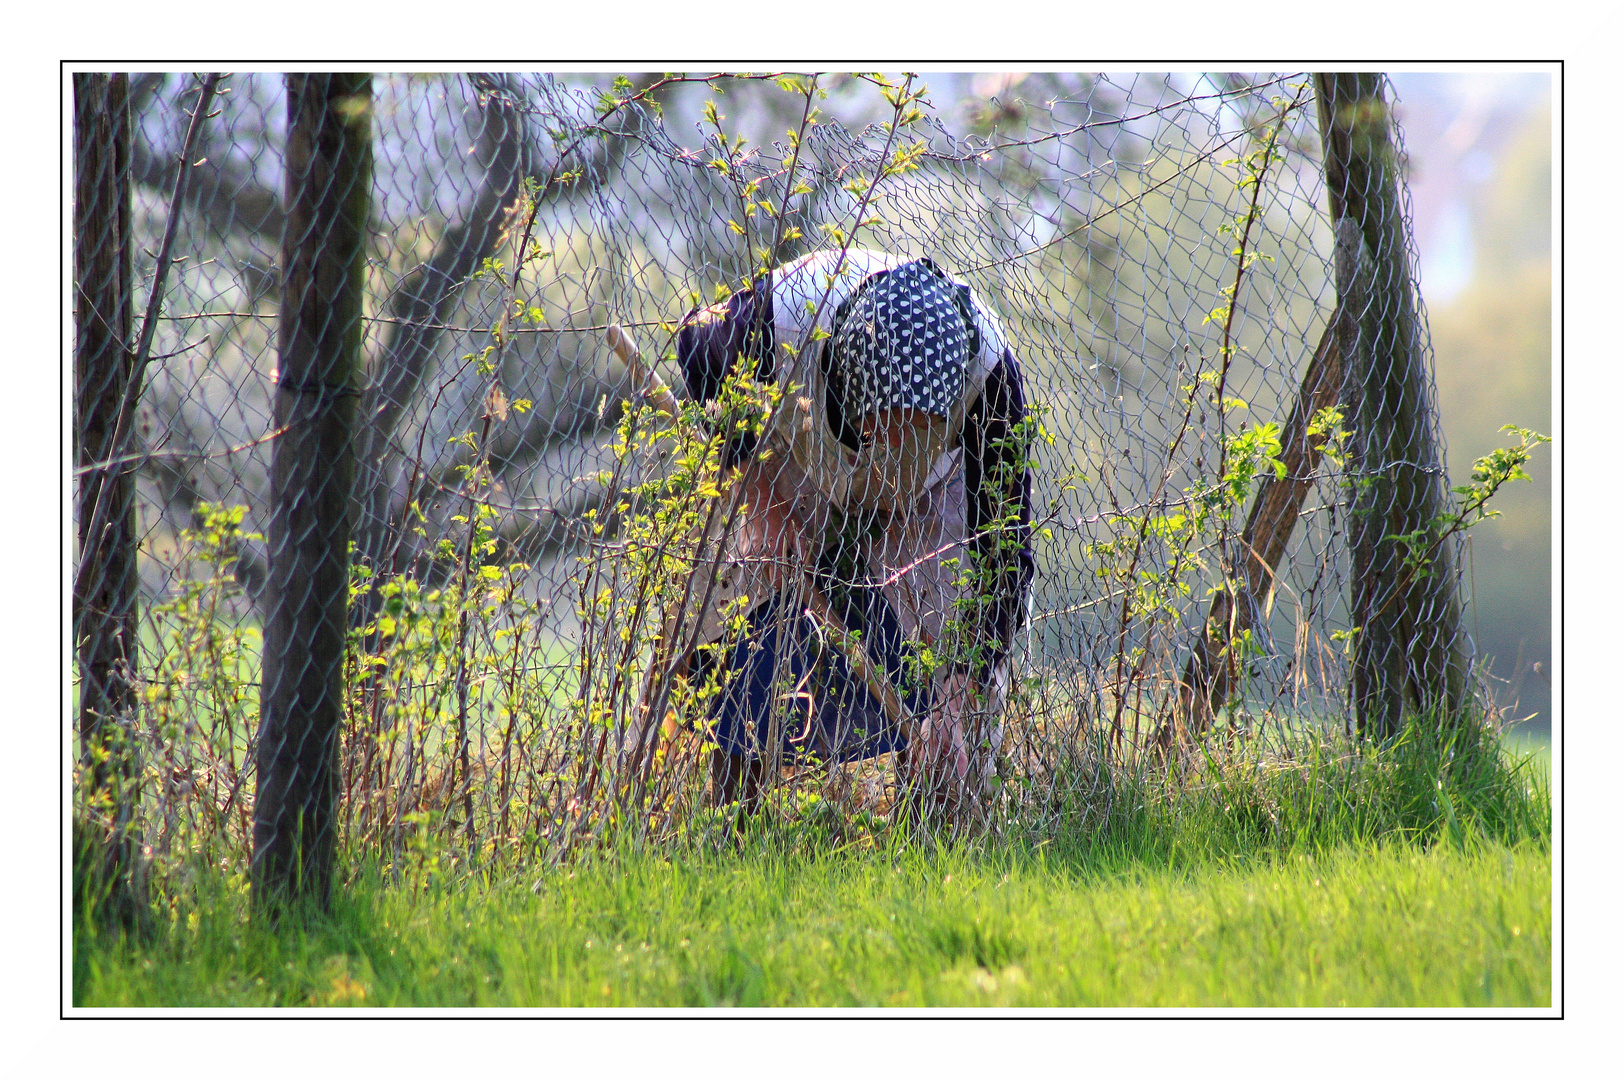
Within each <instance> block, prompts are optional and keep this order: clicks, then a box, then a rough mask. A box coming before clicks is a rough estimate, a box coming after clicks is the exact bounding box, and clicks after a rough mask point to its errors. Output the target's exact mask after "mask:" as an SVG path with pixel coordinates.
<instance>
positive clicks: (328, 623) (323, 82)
mask: <svg viewBox="0 0 1624 1080" xmlns="http://www.w3.org/2000/svg"><path fill="white" fill-rule="evenodd" d="M287 94H288V137H287V151H286V158H287V162H286V175H287V187H286V197H287V211H288V213H287V232H286V235H285V236H284V237H283V239H282V269H283V285H282V307H281V312H280V316H279V320H278V348H279V359H278V374H277V383H276V402H275V406H274V418H273V423H274V425H275V428H276V429H277V430H278V431H279V432H280V435H279V436H278V438H277V440H276V443H275V447H274V449H273V450H272V454H271V518H270V523H269V528H268V530H267V539H268V544H269V548H270V575H269V579H268V581H267V585H266V589H267V593H266V596H267V604H266V611H267V616H266V620H265V646H264V682H263V685H262V687H261V690H260V723H259V741H258V749H257V755H256V762H257V767H258V787H257V794H256V798H255V803H254V858H253V874H252V876H253V888H254V902H255V905H256V907H259V908H260V909H262V910H266V911H268V912H269V913H271V914H273V915H274V914H275V913H276V912H277V911H279V910H280V909H281V908H283V907H284V906H285V905H287V904H288V903H290V902H293V901H300V902H308V903H311V904H313V905H314V906H316V907H318V908H321V907H325V906H326V904H327V903H328V900H329V899H330V892H331V884H332V876H333V861H334V851H335V840H336V836H335V817H336V810H337V803H338V747H339V732H340V721H341V718H342V716H343V688H344V687H343V672H344V635H345V601H346V598H347V595H348V588H349V545H350V511H349V499H350V485H351V481H352V479H353V476H354V472H355V467H354V446H353V443H352V433H353V430H354V427H355V423H354V422H355V414H356V400H357V398H358V397H359V388H358V386H357V379H358V378H359V375H360V370H359V364H358V358H359V356H360V352H361V332H362V331H361V298H362V289H363V280H364V279H363V270H364V258H363V257H364V246H365V240H366V224H367V207H368V198H369V195H370V189H371V183H372V143H371V128H372V118H371V117H372V76H370V75H364V74H313V75H289V76H288V77H287Z"/></svg>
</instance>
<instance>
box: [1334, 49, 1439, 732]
mask: <svg viewBox="0 0 1624 1080" xmlns="http://www.w3.org/2000/svg"><path fill="white" fill-rule="evenodd" d="M1314 78H1315V88H1316V90H1317V92H1318V99H1319V117H1320V137H1321V141H1322V143H1323V145H1324V152H1325V187H1326V192H1327V195H1328V196H1329V200H1330V213H1331V220H1332V223H1333V224H1334V225H1335V226H1337V229H1338V235H1339V237H1340V236H1342V235H1344V234H1345V233H1347V232H1349V231H1350V230H1349V227H1348V226H1346V225H1344V222H1351V223H1352V226H1353V227H1354V228H1356V229H1357V232H1358V235H1359V238H1360V239H1361V240H1362V241H1363V244H1364V252H1363V253H1362V254H1361V257H1360V260H1359V261H1362V260H1363V259H1364V258H1365V257H1368V260H1369V266H1370V280H1369V282H1368V287H1366V288H1364V289H1360V288H1359V287H1357V286H1356V284H1355V283H1354V281H1352V280H1351V277H1350V275H1351V274H1352V273H1353V270H1352V269H1351V268H1350V267H1347V266H1345V265H1343V264H1344V263H1345V262H1346V261H1347V260H1338V262H1339V267H1338V281H1337V291H1338V295H1339V299H1340V300H1341V302H1342V304H1343V306H1344V307H1345V308H1346V309H1347V310H1348V312H1349V314H1350V315H1351V316H1352V317H1353V318H1355V319H1356V320H1357V321H1358V330H1359V344H1360V347H1359V348H1358V349H1356V350H1353V354H1352V355H1350V356H1349V357H1347V358H1346V359H1347V367H1346V378H1345V381H1344V385H1343V400H1344V403H1345V409H1346V413H1347V420H1346V425H1347V427H1348V428H1349V430H1350V431H1351V432H1352V437H1351V439H1350V440H1349V461H1348V470H1347V471H1348V480H1349V485H1350V486H1349V496H1348V501H1349V533H1350V537H1349V540H1350V544H1351V547H1352V554H1353V558H1352V562H1353V581H1352V585H1351V590H1350V597H1349V608H1350V622H1351V624H1352V625H1353V626H1354V627H1356V628H1357V632H1356V633H1355V635H1354V649H1353V698H1354V715H1355V717H1356V721H1357V725H1358V730H1359V731H1360V733H1361V734H1365V735H1369V736H1373V737H1377V738H1382V737H1386V736H1389V735H1392V734H1394V733H1395V732H1397V731H1398V729H1399V728H1400V726H1401V725H1402V723H1403V719H1404V713H1405V709H1406V706H1408V707H1409V709H1411V710H1413V711H1415V712H1416V713H1419V714H1431V713H1437V714H1438V715H1439V716H1440V717H1441V718H1445V719H1448V718H1453V717H1455V716H1457V715H1458V714H1459V712H1460V709H1461V707H1462V706H1463V705H1464V704H1465V702H1466V690H1467V676H1468V661H1467V655H1466V649H1465V637H1464V634H1463V632H1462V626H1461V608H1460V598H1459V594H1458V591H1457V589H1456V583H1455V570H1454V560H1453V559H1452V557H1451V553H1450V551H1449V550H1448V547H1447V545H1440V546H1439V548H1438V550H1437V551H1436V553H1435V554H1434V555H1433V556H1432V561H1431V565H1430V566H1429V567H1427V569H1426V571H1425V572H1423V573H1416V572H1413V571H1409V572H1407V571H1406V568H1405V566H1404V555H1405V552H1406V548H1405V547H1404V545H1403V543H1402V542H1401V541H1400V540H1398V539H1397V537H1400V536H1404V535H1412V534H1415V533H1417V532H1421V531H1424V530H1430V529H1432V528H1433V523H1434V521H1435V520H1436V519H1437V518H1438V517H1439V515H1440V514H1442V513H1443V512H1444V510H1445V502H1444V493H1443V478H1444V470H1443V465H1442V461H1441V458H1440V455H1439V453H1438V446H1437V440H1436V438H1435V435H1434V431H1433V427H1434V424H1435V423H1436V409H1435V406H1434V404H1433V401H1432V396H1431V393H1430V380H1429V377H1428V376H1429V373H1428V371H1427V369H1426V358H1425V344H1426V343H1425V341H1424V340H1423V337H1422V335H1423V332H1424V331H1423V327H1422V324H1421V319H1420V315H1419V303H1418V298H1417V296H1416V293H1415V289H1414V279H1413V277H1412V274H1411V267H1410V253H1409V237H1408V235H1407V223H1406V221H1405V217H1404V206H1403V203H1402V201H1401V198H1400V188H1399V183H1400V176H1399V161H1398V155H1397V152H1396V147H1395V145H1394V140H1393V137H1392V124H1391V117H1390V109H1389V106H1388V103H1387V100H1386V96H1385V94H1384V93H1383V83H1384V80H1383V77H1382V76H1381V75H1379V74H1352V75H1345V74H1320V75H1316V76H1315V77H1314ZM1355 265H1357V261H1356V262H1355ZM1361 291H1363V292H1364V293H1365V295H1363V296H1362V297H1359V298H1358V300H1357V302H1354V298H1353V297H1352V296H1350V293H1358V292H1361Z"/></svg>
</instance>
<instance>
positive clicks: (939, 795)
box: [909, 672, 975, 815]
mask: <svg viewBox="0 0 1624 1080" xmlns="http://www.w3.org/2000/svg"><path fill="white" fill-rule="evenodd" d="M934 690H935V693H933V694H932V698H933V700H932V704H931V709H930V713H929V715H927V716H926V717H925V721H924V723H923V724H922V725H921V726H920V732H919V745H918V746H917V747H916V748H914V749H913V750H912V752H910V754H909V758H910V765H911V766H912V767H911V768H910V770H909V771H910V772H912V773H913V782H914V784H915V785H916V791H917V793H918V794H919V795H921V796H923V797H924V799H925V801H926V803H927V804H929V805H933V806H934V807H935V808H936V809H937V810H942V811H946V812H947V813H948V814H949V815H952V814H954V813H955V812H956V811H957V809H958V808H959V807H960V806H961V805H963V804H964V802H965V800H966V796H967V792H966V780H967V777H968V776H969V772H970V754H969V750H968V748H967V747H966V745H965V739H964V730H965V721H966V719H967V717H968V714H969V711H970V709H971V708H972V706H973V705H974V703H975V687H974V684H973V683H972V682H971V679H970V676H969V675H968V674H966V673H963V672H954V673H952V674H949V675H947V676H946V677H944V678H942V679H940V680H938V681H937V683H936V686H935V687H934Z"/></svg>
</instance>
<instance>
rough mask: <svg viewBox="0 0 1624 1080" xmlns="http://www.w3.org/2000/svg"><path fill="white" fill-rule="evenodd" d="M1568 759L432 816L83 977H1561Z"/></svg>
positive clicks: (702, 984)
mask: <svg viewBox="0 0 1624 1080" xmlns="http://www.w3.org/2000/svg"><path fill="white" fill-rule="evenodd" d="M1549 776H1550V773H1549V756H1548V754H1547V755H1543V756H1542V755H1537V754H1536V755H1532V756H1530V755H1527V754H1506V753H1504V752H1503V751H1501V750H1497V749H1495V748H1493V747H1492V746H1489V745H1482V746H1481V747H1480V746H1479V744H1473V743H1470V742H1465V743H1462V742H1450V741H1445V742H1442V743H1435V742H1430V741H1427V740H1416V741H1413V742H1411V743H1409V744H1408V745H1405V746H1399V747H1393V748H1390V749H1389V750H1388V751H1386V752H1384V753H1383V754H1380V755H1372V756H1366V757H1347V756H1346V755H1343V756H1327V757H1320V756H1318V755H1317V754H1315V753H1310V754H1309V756H1308V757H1306V758H1298V759H1296V760H1294V761H1292V762H1291V763H1289V765H1286V764H1280V765H1277V766H1275V767H1271V768H1268V769H1262V768H1240V769H1233V768H1232V769H1224V770H1218V771H1215V772H1213V773H1211V774H1210V775H1205V776H1202V775H1196V776H1192V777H1189V778H1187V779H1186V780H1184V781H1181V782H1177V783H1175V782H1171V781H1169V780H1168V779H1166V778H1165V777H1164V778H1161V779H1157V778H1156V777H1153V776H1137V777H1136V776H1133V775H1129V774H1125V773H1122V772H1120V771H1113V770H1110V769H1103V767H1102V771H1101V772H1099V773H1097V774H1096V775H1094V776H1093V778H1092V780H1090V781H1089V782H1088V783H1086V784H1085V783H1083V781H1084V780H1088V777H1086V776H1083V775H1079V776H1078V777H1074V778H1073V786H1072V787H1071V788H1069V789H1067V790H1071V791H1074V792H1077V793H1079V794H1078V796H1077V800H1076V801H1074V802H1073V801H1065V800H1063V801H1062V802H1060V803H1058V804H1055V808H1054V809H1055V816H1053V817H1052V818H1049V819H1048V824H1046V825H1044V826H1043V827H1042V829H1041V830H1038V831H1034V832H1029V833H1026V834H1016V833H1008V834H1006V835H1005V836H1004V837H1003V838H1002V839H1001V840H998V841H987V840H983V841H981V842H977V843H963V844H960V845H958V846H956V847H949V848H937V847H931V846H928V845H925V844H922V843H921V842H919V841H917V840H914V841H910V840H909V839H908V838H907V837H906V835H905V832H904V831H903V830H898V829H894V828H892V829H880V830H878V831H875V832H870V833H853V832H851V831H850V829H849V827H848V825H847V824H846V823H845V822H844V819H843V818H841V817H839V815H833V816H831V814H830V813H829V812H828V811H830V810H831V809H832V808H830V807H824V808H823V809H822V811H821V812H811V813H807V812H800V813H798V816H797V815H789V816H780V817H774V816H772V815H771V814H767V815H766V816H764V817H763V818H760V819H757V820H756V821H754V822H753V823H751V824H750V826H749V827H747V828H744V829H742V830H741V831H740V832H738V833H736V834H733V838H732V839H731V840H724V841H722V842H721V843H720V844H717V843H710V844H709V845H708V846H707V845H698V846H689V847H685V848H680V849H679V848H676V847H666V848H664V849H661V848H659V847H656V848H654V849H653V850H652V851H651V850H649V849H644V850H643V851H642V852H640V853H639V852H632V851H625V852H618V851H611V852H610V853H607V854H605V853H601V852H600V853H599V854H596V855H582V856H580V857H578V858H577V859H575V860H574V861H572V862H570V863H568V864H566V866H565V867H564V868H562V869H558V868H536V869H531V870H528V871H526V870H523V869H517V870H511V869H510V870H508V871H505V872H504V873H503V874H502V875H500V876H498V875H494V874H480V873H475V872H469V871H467V870H462V869H459V868H458V866H457V865H456V864H455V862H454V861H453V860H452V859H451V858H450V853H449V852H448V851H435V850H433V849H431V848H429V847H428V846H427V845H423V846H422V847H420V848H417V849H415V850H414V852H413V855H412V857H411V858H410V859H408V860H406V861H405V862H404V863H402V864H401V865H399V866H397V867H396V871H397V876H396V877H394V878H393V879H391V878H390V877H389V876H388V875H387V874H386V873H385V872H384V871H383V870H382V869H381V868H378V867H377V864H376V863H371V862H368V861H367V860H366V859H365V858H362V857H359V856H357V857H356V858H355V859H353V860H351V861H350V863H349V865H350V866H351V871H350V878H351V880H350V883H349V885H348V886H347V887H346V888H343V889H340V890H339V895H338V897H337V899H336V901H335V905H334V908H333V911H332V912H331V914H330V915H329V916H325V917H322V918H319V919H313V920H310V921H307V922H306V923H304V924H303V925H298V924H297V923H296V922H293V921H291V920H290V925H287V926H285V927H284V928H283V929H281V930H280V931H272V930H269V929H267V928H265V927H264V926H263V925H261V924H259V923H257V922H255V921H253V920H251V919H250V918H249V911H248V902H247V896H246V890H245V887H244V884H243V875H242V873H241V870H240V869H237V870H230V871H223V870H222V869H221V868H220V866H219V865H215V866H208V865H206V864H204V863H202V862H201V861H200V862H198V863H196V864H193V865H192V866H191V867H190V868H184V867H183V868H179V869H177V870H175V871H173V872H172V873H171V877H170V879H169V881H168V883H167V884H166V885H165V887H164V888H163V889H162V890H160V892H159V893H158V894H157V898H156V903H157V906H156V908H155V912H156V919H155V920H154V923H153V925H154V927H155V929H153V930H152V932H151V933H150V934H149V935H148V936H147V937H145V938H144V939H142V940H139V941H131V940H129V939H126V938H124V937H120V936H116V935H115V934H114V933H113V932H112V931H108V930H100V931H98V930H95V929H92V928H90V927H89V925H88V924H84V925H80V926H78V927H76V929H75V934H74V950H73V1001H74V1004H75V1005H76V1006H81V1007H97V1006H110V1007H115V1008H130V1007H144V1006H179V1007H216V1006H310V1005H314V1006H369V1007H371V1006H437V1007H448V1006H449V1007H458V1006H526V1007H580V1006H593V1007H601V1006H609V1007H616V1006H638V1007H684V1006H710V1005H734V1006H955V1007H962V1006H976V1005H1013V1006H1023V1005H1024V1006H1062V1007H1089V1006H1096V1007H1119V1008H1120V1007H1129V1008H1132V1007H1161V1006H1243V1007H1320V1006H1329V1007H1335V1006H1355V1007H1366V1008H1372V1007H1461V1006H1467V1007H1471V1006H1498V1007H1507V1006H1526V1007H1549V1006H1550V1004H1551V1000H1552V986H1551V978H1552V951H1551V949H1552V935H1551V896H1552V889H1551V885H1552V882H1551V872H1552V862H1551V802H1550V779H1549ZM814 809H816V808H814ZM1012 825H1019V822H1014V823H1012ZM522 865H523V864H520V866H521V867H522Z"/></svg>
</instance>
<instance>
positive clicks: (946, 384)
mask: <svg viewBox="0 0 1624 1080" xmlns="http://www.w3.org/2000/svg"><path fill="white" fill-rule="evenodd" d="M827 348H828V350H829V352H828V353H827V357H828V361H827V363H828V366H827V368H826V370H827V371H828V374H829V382H830V391H831V394H832V396H833V397H834V398H835V400H836V402H837V403H838V405H839V407H840V409H841V411H842V413H843V414H844V416H845V418H846V419H847V420H848V421H851V422H855V421H856V420H858V419H860V418H862V417H865V416H872V415H874V414H875V413H879V412H881V411H883V410H886V409H899V408H908V409H917V410H919V411H920V412H926V413H930V414H932V415H934V416H941V417H946V416H947V415H948V414H949V413H951V412H952V409H953V407H954V406H955V405H957V404H958V403H959V401H960V399H961V398H962V397H963V396H964V379H965V369H966V368H967V367H968V365H969V360H970V334H969V330H968V328H967V327H966V326H965V323H964V317H963V316H962V315H961V314H960V309H959V306H958V304H957V303H956V302H955V300H954V297H953V287H952V285H951V284H950V283H949V282H948V281H946V280H945V279H944V278H943V277H942V276H941V272H940V271H938V270H937V269H936V268H935V267H934V266H932V265H931V264H930V263H929V262H928V261H926V260H923V259H921V260H919V261H917V262H911V263H904V264H903V265H901V266H898V267H895V268H894V269H891V270H886V271H882V272H881V273H878V274H874V275H873V276H871V277H869V278H868V279H867V280H865V281H864V282H863V283H862V284H861V285H860V286H858V288H857V291H856V292H854V293H853V294H852V295H851V296H849V297H848V298H847V299H846V300H845V301H843V302H842V303H841V305H840V306H839V307H838V308H837V309H836V311H835V325H834V333H833V334H832V335H831V336H830V338H829V342H828V346H827Z"/></svg>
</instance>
